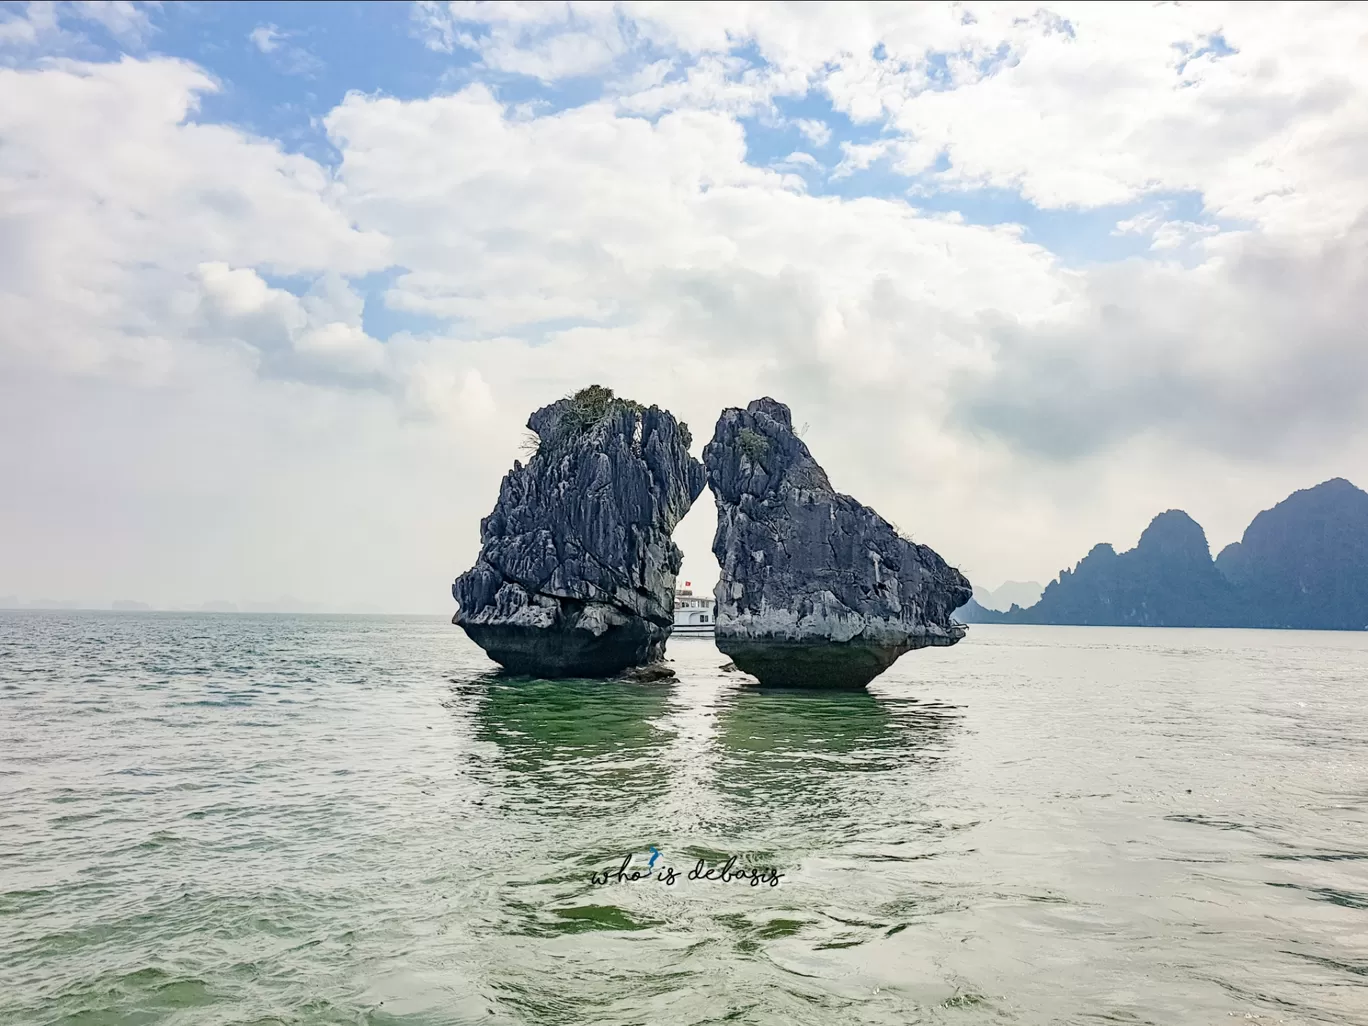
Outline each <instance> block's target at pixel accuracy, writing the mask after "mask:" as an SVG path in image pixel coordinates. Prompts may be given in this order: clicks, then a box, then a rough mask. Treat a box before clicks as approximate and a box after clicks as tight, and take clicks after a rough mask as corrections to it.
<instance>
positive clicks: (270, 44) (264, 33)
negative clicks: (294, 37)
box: [247, 25, 284, 53]
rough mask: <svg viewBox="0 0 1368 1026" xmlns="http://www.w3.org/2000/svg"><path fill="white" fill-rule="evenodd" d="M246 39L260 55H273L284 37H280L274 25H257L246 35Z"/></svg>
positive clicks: (278, 30)
mask: <svg viewBox="0 0 1368 1026" xmlns="http://www.w3.org/2000/svg"><path fill="white" fill-rule="evenodd" d="M247 38H248V39H250V40H251V41H252V45H253V46H255V47H256V48H257V49H258V50H260V51H261V52H262V53H274V52H275V51H276V50H278V49H279V48H280V42H281V40H282V39H283V38H284V36H282V35H281V32H280V29H278V28H276V27H275V26H274V25H258V26H257V27H256V28H254V29H252V31H251V32H250V33H248V36H247Z"/></svg>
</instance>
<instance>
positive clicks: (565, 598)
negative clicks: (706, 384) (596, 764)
mask: <svg viewBox="0 0 1368 1026" xmlns="http://www.w3.org/2000/svg"><path fill="white" fill-rule="evenodd" d="M527 426H528V427H529V428H530V429H531V430H532V431H533V432H535V433H536V435H537V439H538V445H537V451H536V453H535V455H533V456H532V458H531V459H530V460H529V461H528V463H527V465H526V466H523V465H522V464H521V463H520V462H518V461H514V463H513V470H512V471H511V472H510V473H509V474H508V475H507V476H506V477H505V478H504V480H503V485H502V487H501V488H500V490H499V500H498V503H497V504H496V505H495V507H494V512H492V513H491V514H490V515H489V516H488V517H486V518H485V519H484V520H483V521H481V523H480V544H481V548H480V557H479V561H478V562H477V563H476V564H475V566H474V567H473V568H472V569H470V570H469V571H467V572H466V573H464V574H462V575H461V576H460V577H459V578H457V579H456V582H455V584H453V585H452V589H451V591H452V595H453V596H454V597H455V599H456V601H457V603H459V605H460V608H459V610H458V611H457V613H456V615H455V616H454V617H453V618H452V622H453V623H456V624H459V625H460V626H461V627H463V628H464V629H465V631H466V633H467V634H468V635H469V636H470V637H471V639H472V640H473V641H474V642H475V643H476V644H477V645H479V646H480V647H481V648H483V649H484V650H485V651H486V652H487V653H488V654H489V656H490V658H491V659H493V660H495V661H496V662H498V663H500V664H502V665H503V666H504V667H506V668H507V669H509V670H512V671H514V672H516V673H526V674H529V675H533V676H539V677H606V676H613V675H615V674H617V673H620V672H622V671H623V670H625V669H628V668H630V667H636V666H645V665H647V664H649V663H652V662H656V661H659V660H660V658H661V657H662V655H663V654H664V647H665V640H666V638H668V637H669V634H670V628H671V625H672V624H673V622H674V584H675V575H676V574H677V573H678V572H679V567H680V564H681V561H682V558H683V557H682V554H681V553H680V551H679V548H678V546H676V545H675V544H674V542H672V541H671V540H670V535H671V533H672V532H673V530H674V528H675V525H676V524H677V523H678V522H679V520H680V519H681V518H682V517H683V516H684V514H685V513H687V512H688V510H689V507H690V506H691V505H692V504H693V501H694V500H695V499H696V498H698V495H699V493H700V492H702V490H703V484H704V471H703V466H702V464H700V463H699V462H698V461H697V460H695V459H694V458H693V457H691V456H690V455H689V442H690V440H689V434H688V428H687V426H686V425H684V424H681V423H677V422H676V421H675V419H674V417H673V416H672V415H671V414H670V413H668V412H667V411H665V410H661V409H659V408H657V407H655V406H652V407H649V408H646V407H642V406H641V405H640V404H638V403H633V402H630V401H628V400H623V399H617V398H614V396H613V393H612V392H611V391H610V390H608V389H605V388H600V387H598V386H593V387H591V388H587V389H585V390H584V391H582V392H580V393H578V394H577V395H575V396H574V397H572V398H569V399H562V400H560V401H559V402H556V403H552V404H551V405H550V406H545V407H543V408H542V409H540V410H538V411H537V412H536V413H534V414H532V416H531V418H530V419H529V420H528V422H527Z"/></svg>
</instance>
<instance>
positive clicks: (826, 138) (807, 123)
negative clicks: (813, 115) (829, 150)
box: [794, 118, 831, 146]
mask: <svg viewBox="0 0 1368 1026" xmlns="http://www.w3.org/2000/svg"><path fill="white" fill-rule="evenodd" d="M794 124H795V125H797V126H798V131H800V132H802V133H803V135H804V136H806V137H807V140H808V142H810V143H812V145H813V146H825V145H826V144H827V143H829V142H831V128H830V126H829V125H827V124H826V122H824V121H813V120H812V119H810V118H800V119H798V120H797V121H795V122H794Z"/></svg>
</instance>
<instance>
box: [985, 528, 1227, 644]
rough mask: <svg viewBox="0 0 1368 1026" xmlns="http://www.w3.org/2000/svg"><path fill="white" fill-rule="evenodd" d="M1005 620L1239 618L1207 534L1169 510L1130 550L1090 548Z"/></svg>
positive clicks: (1212, 621) (1146, 623)
mask: <svg viewBox="0 0 1368 1026" xmlns="http://www.w3.org/2000/svg"><path fill="white" fill-rule="evenodd" d="M1005 622H1008V623H1071V624H1093V625H1098V626H1102V625H1106V626H1122V627H1234V626H1239V625H1240V624H1241V623H1242V615H1241V610H1240V601H1239V597H1238V596H1237V595H1236V592H1235V588H1234V587H1233V586H1232V585H1231V583H1230V582H1229V581H1227V580H1226V579H1225V578H1224V577H1223V576H1221V574H1220V572H1219V571H1218V570H1217V569H1216V565H1215V564H1214V563H1213V562H1212V561H1211V549H1210V548H1209V546H1208V545H1207V539H1206V532H1204V531H1203V530H1202V528H1201V525H1200V524H1198V523H1197V522H1196V521H1195V520H1193V519H1192V518H1191V517H1190V516H1188V515H1187V514H1186V513H1184V512H1183V511H1182V510H1178V509H1171V510H1168V511H1167V512H1165V513H1160V514H1159V515H1158V516H1157V517H1155V518H1154V519H1153V520H1152V521H1150V525H1149V527H1147V528H1145V533H1144V534H1142V535H1141V536H1140V541H1139V543H1138V544H1137V545H1136V546H1135V548H1133V549H1131V550H1130V551H1128V552H1122V553H1120V554H1117V552H1116V550H1115V549H1113V548H1112V547H1111V546H1110V545H1108V544H1106V543H1105V542H1104V543H1103V544H1101V545H1095V546H1093V549H1092V551H1091V552H1089V553H1088V554H1087V555H1086V556H1084V557H1083V559H1082V560H1081V561H1080V562H1079V564H1078V565H1077V566H1076V567H1074V569H1073V571H1072V572H1071V571H1068V570H1065V571H1064V572H1063V573H1061V574H1060V575H1059V579H1058V580H1056V581H1052V582H1051V583H1050V584H1049V585H1048V586H1047V587H1046V588H1045V591H1044V593H1043V594H1042V595H1041V596H1040V601H1039V602H1037V603H1036V604H1035V605H1033V606H1031V607H1030V608H1028V609H1020V608H1018V609H1014V610H1011V611H1010V612H1008V613H1007V615H1006V617H1005Z"/></svg>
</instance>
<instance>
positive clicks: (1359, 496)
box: [1216, 477, 1368, 630]
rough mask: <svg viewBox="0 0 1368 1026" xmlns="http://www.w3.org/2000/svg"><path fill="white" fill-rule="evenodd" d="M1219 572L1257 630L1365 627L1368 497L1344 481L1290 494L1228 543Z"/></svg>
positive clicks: (1367, 619) (1367, 614)
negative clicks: (1239, 594)
mask: <svg viewBox="0 0 1368 1026" xmlns="http://www.w3.org/2000/svg"><path fill="white" fill-rule="evenodd" d="M1216 567H1217V569H1219V570H1220V571H1221V573H1222V574H1224V575H1225V576H1226V578H1228V579H1229V580H1230V581H1231V583H1233V584H1234V585H1235V586H1236V587H1237V588H1239V589H1240V591H1241V592H1242V593H1243V595H1244V600H1245V603H1246V606H1247V610H1248V613H1247V621H1248V623H1249V624H1250V625H1251V626H1255V627H1295V628H1302V629H1317V628H1319V629H1328V630H1362V629H1363V628H1364V627H1368V493H1365V492H1364V491H1362V490H1361V489H1359V488H1356V487H1355V486H1354V485H1352V484H1350V483H1349V482H1348V481H1346V480H1344V478H1342V477H1337V478H1334V479H1332V480H1330V481H1325V482H1323V483H1321V484H1318V485H1316V486H1315V487H1314V488H1303V489H1302V490H1301V491H1297V492H1293V493H1292V494H1291V495H1289V496H1288V497H1287V498H1286V499H1284V500H1283V501H1282V502H1280V503H1278V504H1277V505H1276V506H1274V507H1273V508H1272V509H1266V510H1264V511H1263V512H1262V513H1260V514H1259V515H1258V516H1256V517H1255V518H1254V520H1253V521H1252V522H1251V523H1250V525H1249V527H1247V528H1246V529H1245V533H1244V538H1243V539H1242V540H1241V541H1238V542H1234V543H1232V544H1230V545H1227V546H1226V547H1225V548H1224V549H1222V550H1221V554H1220V555H1219V556H1217V557H1216Z"/></svg>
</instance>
